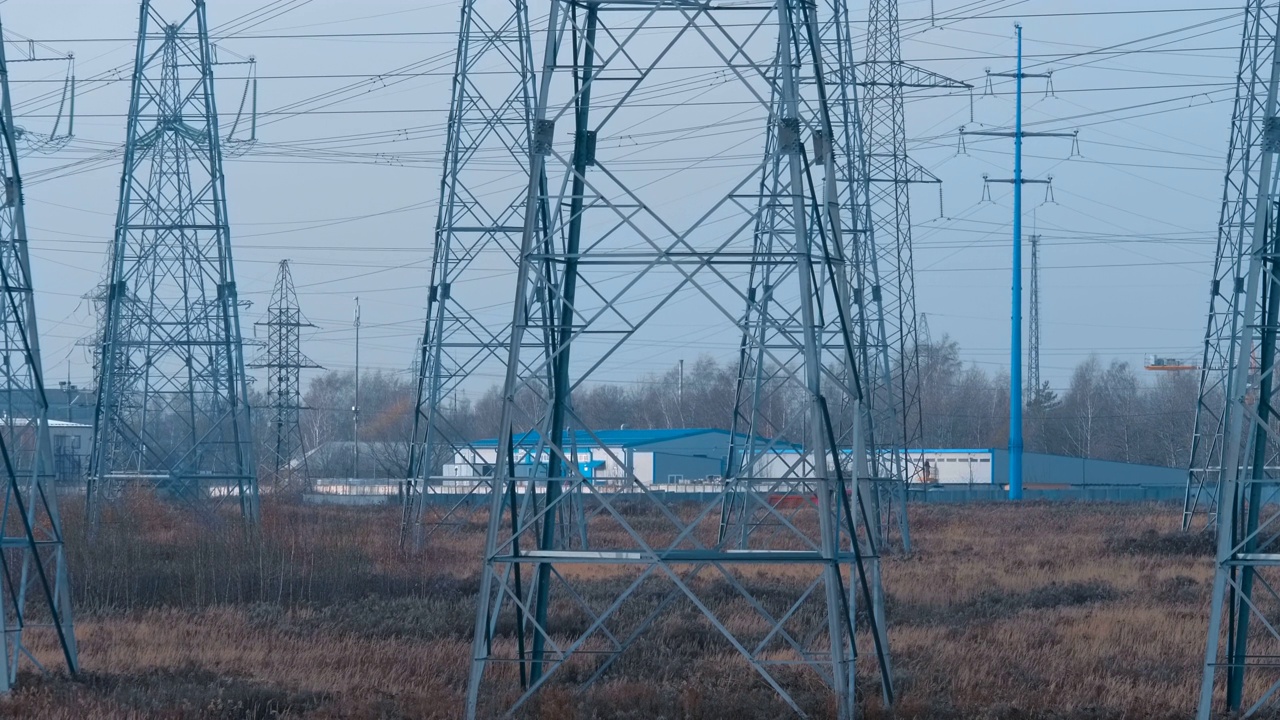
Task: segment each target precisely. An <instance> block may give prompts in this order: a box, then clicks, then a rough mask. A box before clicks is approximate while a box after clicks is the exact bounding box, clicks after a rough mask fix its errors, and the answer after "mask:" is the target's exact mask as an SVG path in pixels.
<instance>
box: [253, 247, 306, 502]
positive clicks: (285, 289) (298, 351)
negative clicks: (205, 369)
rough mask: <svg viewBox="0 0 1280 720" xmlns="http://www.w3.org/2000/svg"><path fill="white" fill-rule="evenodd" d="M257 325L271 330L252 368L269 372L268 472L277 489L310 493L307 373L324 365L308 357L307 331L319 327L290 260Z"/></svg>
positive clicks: (283, 263) (283, 264)
mask: <svg viewBox="0 0 1280 720" xmlns="http://www.w3.org/2000/svg"><path fill="white" fill-rule="evenodd" d="M256 325H259V326H262V327H265V328H266V329H267V341H266V348H265V349H264V351H263V353H262V356H261V357H260V358H259V359H258V361H257V362H255V363H252V364H251V365H249V367H252V368H261V369H263V370H266V371H267V411H268V414H269V419H268V424H269V427H270V435H269V437H268V438H267V443H266V445H267V458H266V459H265V460H264V464H263V470H264V471H265V472H266V473H267V475H268V476H269V477H270V479H271V484H272V485H274V486H275V487H277V488H305V487H307V485H308V484H309V482H310V476H309V475H308V473H307V453H306V443H305V441H304V439H303V436H302V426H301V424H300V423H299V418H300V415H301V413H302V410H303V405H302V382H301V380H302V371H303V370H306V369H313V368H317V369H318V368H320V365H317V364H316V363H315V362H313V361H312V360H311V358H309V357H307V356H306V355H304V354H303V353H302V329H303V328H313V327H315V325H313V324H311V323H310V322H308V321H307V319H306V318H305V317H304V316H303V315H302V311H301V310H300V309H299V308H298V293H297V291H296V290H294V287H293V273H292V272H290V270H289V261H288V260H281V261H280V271H279V273H278V274H277V275H276V286H275V289H274V290H272V291H271V303H270V304H269V305H268V306H267V318H266V320H263V321H261V322H258V323H256Z"/></svg>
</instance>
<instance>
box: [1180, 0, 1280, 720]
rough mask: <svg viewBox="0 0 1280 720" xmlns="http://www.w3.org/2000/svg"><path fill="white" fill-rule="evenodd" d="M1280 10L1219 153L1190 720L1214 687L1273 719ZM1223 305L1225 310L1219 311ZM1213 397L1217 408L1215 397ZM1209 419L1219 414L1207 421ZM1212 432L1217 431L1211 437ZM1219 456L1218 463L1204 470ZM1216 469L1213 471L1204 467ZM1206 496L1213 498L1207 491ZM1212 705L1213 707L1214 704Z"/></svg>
mask: <svg viewBox="0 0 1280 720" xmlns="http://www.w3.org/2000/svg"><path fill="white" fill-rule="evenodd" d="M1278 20H1280V3H1277V2H1275V0H1266V1H1264V0H1252V1H1251V2H1249V3H1248V4H1247V5H1246V9H1245V26H1244V39H1243V43H1242V46H1241V53H1240V73H1239V76H1238V78H1239V84H1238V87H1237V90H1236V104H1235V111H1234V116H1233V120H1232V131H1231V147H1230V150H1229V152H1228V161H1227V182H1226V195H1225V197H1224V201H1223V209H1222V214H1221V220H1220V229H1219V236H1218V237H1219V239H1218V255H1217V260H1216V262H1215V268H1214V280H1213V287H1212V291H1213V295H1212V296H1211V297H1212V304H1211V306H1210V314H1209V326H1208V330H1207V333H1206V337H1207V341H1206V345H1205V363H1204V368H1203V369H1202V370H1201V373H1202V375H1201V386H1202V390H1201V397H1200V412H1199V413H1198V416H1197V436H1196V439H1195V442H1196V446H1195V447H1196V451H1197V454H1196V455H1195V456H1194V457H1193V463H1194V464H1193V466H1192V486H1193V487H1192V488H1191V490H1190V491H1189V492H1188V502H1187V506H1186V510H1187V514H1188V516H1190V515H1192V514H1194V512H1195V510H1196V508H1197V506H1198V503H1197V502H1194V501H1196V500H1197V499H1198V498H1199V497H1200V496H1202V495H1204V494H1207V495H1208V496H1209V498H1210V500H1211V501H1216V503H1217V518H1216V519H1217V528H1218V538H1217V560H1216V570H1215V573H1214V581H1213V594H1212V599H1211V603H1210V615H1209V637H1208V642H1207V643H1206V649H1205V665H1204V675H1203V681H1202V683H1201V687H1200V707H1199V714H1198V716H1199V717H1200V718H1201V719H1202V720H1208V718H1209V717H1210V715H1211V707H1212V705H1213V700H1214V698H1215V694H1214V685H1215V679H1216V678H1217V676H1218V675H1219V674H1222V675H1225V677H1224V681H1225V682H1224V685H1225V693H1224V694H1225V706H1226V708H1225V709H1226V710H1227V712H1228V714H1230V715H1232V716H1233V717H1235V716H1238V715H1240V716H1245V717H1248V716H1254V715H1264V716H1268V717H1270V716H1273V715H1274V714H1275V713H1276V711H1277V710H1280V699H1277V697H1276V689H1277V687H1280V666H1278V665H1277V663H1276V661H1275V658H1276V657H1277V656H1280V630H1277V625H1276V623H1277V621H1280V617H1277V616H1276V607H1277V602H1278V601H1280V595H1278V594H1277V588H1280V570H1278V568H1280V537H1278V536H1277V535H1276V533H1275V529H1274V528H1275V525H1276V522H1277V520H1280V508H1278V507H1277V505H1276V504H1275V493H1276V489H1277V485H1280V478H1278V477H1277V476H1276V474H1275V468H1276V467H1277V449H1280V426H1278V424H1277V418H1276V417H1275V408H1276V406H1277V402H1280V399H1278V398H1277V397H1276V392H1277V389H1278V388H1277V385H1276V378H1275V371H1276V363H1277V355H1276V351H1277V341H1278V339H1280V338H1278V337H1277V331H1278V330H1280V273H1277V269H1276V264H1275V260H1276V257H1277V255H1280V231H1278V229H1277V219H1278V218H1277V210H1278V209H1280V208H1278V207H1277V201H1278V200H1280V188H1278V187H1277V184H1278V178H1277V176H1276V174H1277V172H1280V164H1277V155H1280V117H1278V115H1277V112H1276V110H1277V104H1276V100H1277V86H1280V56H1278V55H1277V54H1276V47H1277V35H1278V34H1280V24H1278ZM1224 305H1225V307H1224ZM1218 392H1221V394H1222V399H1221V400H1219V399H1218V397H1216V396H1215V394H1216V393H1218ZM1219 409H1220V415H1215V411H1218V410H1219ZM1219 428H1220V429H1219ZM1218 457H1220V458H1221V461H1220V462H1215V459H1216V458H1218ZM1215 465H1216V466H1217V467H1218V468H1221V472H1220V473H1218V472H1215V471H1214V466H1215ZM1215 490H1216V492H1215ZM1219 697H1220V696H1219Z"/></svg>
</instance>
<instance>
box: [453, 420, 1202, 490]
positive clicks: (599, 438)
mask: <svg viewBox="0 0 1280 720" xmlns="http://www.w3.org/2000/svg"><path fill="white" fill-rule="evenodd" d="M740 437H741V436H740ZM730 438H731V434H730V433H729V432H728V431H725V430H716V429H712V428H692V429H663V430H626V429H623V430H602V431H599V432H596V433H587V432H584V431H579V432H577V433H575V434H574V436H573V438H572V439H571V440H568V439H566V444H567V445H568V447H569V448H570V449H571V451H572V452H573V453H574V454H575V456H576V457H575V460H576V462H577V463H578V470H579V472H580V473H581V474H582V476H583V477H585V478H588V479H591V480H592V481H594V482H595V483H596V484H602V485H608V484H611V483H618V482H621V481H622V479H623V478H626V477H629V476H634V477H635V478H636V479H638V480H639V481H641V482H642V483H645V484H646V485H681V484H699V483H708V482H715V481H718V480H720V479H721V478H722V477H724V474H725V469H726V467H727V466H728V458H729V442H730ZM765 442H767V441H765ZM775 449H776V450H777V451H778V452H777V453H776V454H772V455H771V456H770V457H768V458H766V459H765V460H764V461H763V463H762V464H761V465H760V467H759V469H758V472H759V474H760V476H762V477H781V476H783V475H786V474H789V473H790V472H794V470H793V468H794V467H796V466H797V459H796V457H795V455H794V453H796V452H797V450H796V448H795V447H794V446H793V445H790V444H786V443H783V444H781V445H775ZM908 452H909V453H910V454H911V455H912V460H913V462H912V463H911V464H912V466H913V467H914V468H916V469H915V471H914V473H913V475H912V477H911V485H912V486H913V487H921V488H924V487H936V488H943V489H946V488H952V489H960V488H970V489H975V490H983V489H986V490H998V489H1000V488H1001V487H1003V486H1005V485H1006V484H1007V482H1008V474H1009V452H1008V451H1007V450H1005V449H1001V448H978V449H973V448H959V449H924V450H910V451H908ZM497 453H498V441H497V440H496V439H488V440H480V441H477V442H474V443H472V445H471V447H469V448H467V449H465V450H461V451H459V452H457V454H456V455H455V456H454V458H453V462H452V463H449V464H446V465H445V466H444V476H445V479H447V480H449V479H457V480H464V481H465V480H466V479H467V478H474V477H479V476H491V475H492V474H493V472H494V465H495V464H496V458H497ZM515 462H516V475H517V476H520V477H539V476H545V475H546V472H547V465H546V462H547V451H546V450H545V448H543V447H541V443H540V439H539V437H538V434H537V433H536V432H531V433H529V434H528V435H525V436H522V437H518V438H517V439H516V449H515ZM1023 478H1024V480H1023V484H1024V487H1025V489H1027V490H1044V491H1053V490H1082V489H1089V490H1093V491H1105V490H1107V489H1128V490H1134V489H1137V490H1141V489H1155V490H1170V489H1173V488H1181V487H1184V486H1185V485H1186V471H1185V470H1184V469H1179V468H1168V467H1158V466H1154V465H1139V464H1135V463H1124V462H1115V461H1110V460H1093V459H1087V458H1078V457H1067V456H1063V455H1050V454H1047V453H1024V454H1023Z"/></svg>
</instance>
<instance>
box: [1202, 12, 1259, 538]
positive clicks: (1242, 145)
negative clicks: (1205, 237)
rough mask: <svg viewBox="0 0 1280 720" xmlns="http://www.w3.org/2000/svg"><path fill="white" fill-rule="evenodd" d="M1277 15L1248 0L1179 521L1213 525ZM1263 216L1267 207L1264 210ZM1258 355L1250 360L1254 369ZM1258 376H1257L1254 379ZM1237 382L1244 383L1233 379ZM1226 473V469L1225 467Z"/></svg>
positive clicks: (1255, 205) (1256, 201) (1255, 208)
mask: <svg viewBox="0 0 1280 720" xmlns="http://www.w3.org/2000/svg"><path fill="white" fill-rule="evenodd" d="M1275 28H1276V19H1275V15H1274V9H1273V8H1272V6H1271V3H1268V2H1265V1H1264V0H1248V2H1247V3H1246V6H1245V26H1244V35H1243V41H1242V43H1241V47H1240V70H1239V76H1238V79H1239V84H1238V85H1237V88H1236V98H1235V105H1234V109H1233V110H1232V114H1231V143H1230V145H1229V147H1228V149H1227V172H1226V183H1225V185H1224V188H1223V196H1222V210H1221V212H1220V214H1219V216H1218V247H1217V254H1216V255H1215V259H1214V266H1213V279H1212V281H1211V283H1210V287H1209V321H1208V324H1207V326H1206V328H1205V334H1204V352H1203V355H1202V357H1201V361H1200V392H1199V399H1198V402H1197V403H1196V416H1195V425H1194V428H1195V429H1194V433H1193V435H1192V440H1191V459H1190V468H1189V472H1188V474H1187V493H1186V500H1185V502H1184V503H1183V512H1182V527H1183V529H1184V530H1190V529H1192V528H1193V527H1196V526H1197V525H1199V526H1200V527H1201V528H1204V527H1212V526H1213V524H1214V523H1215V522H1216V521H1217V515H1218V509H1219V506H1220V503H1219V500H1218V494H1219V489H1220V487H1221V485H1222V483H1223V481H1224V479H1225V478H1224V475H1223V474H1222V472H1221V469H1222V468H1224V467H1230V466H1229V465H1225V464H1224V463H1223V453H1224V449H1225V445H1224V433H1225V432H1226V431H1227V405H1228V398H1231V397H1232V394H1231V391H1230V389H1229V384H1230V382H1231V378H1232V370H1233V368H1234V367H1235V366H1236V365H1237V364H1238V363H1237V357H1236V356H1235V355H1233V353H1234V352H1236V351H1238V348H1237V347H1236V342H1235V341H1236V338H1237V336H1238V335H1239V334H1240V332H1241V330H1240V323H1241V318H1242V316H1243V313H1244V311H1245V308H1244V306H1243V304H1242V294H1243V293H1244V291H1245V272H1246V270H1247V268H1246V264H1247V263H1248V248H1249V247H1250V243H1251V242H1253V236H1252V233H1253V230H1254V224H1255V220H1256V219H1257V218H1258V217H1259V214H1258V207H1259V203H1260V202H1262V200H1260V195H1259V189H1260V185H1261V183H1263V182H1268V183H1269V182H1270V179H1265V180H1264V179H1263V178H1262V176H1261V174H1260V173H1261V166H1262V162H1263V158H1264V156H1265V155H1266V152H1265V150H1266V148H1267V147H1268V145H1267V143H1268V142H1270V141H1269V140H1268V138H1267V136H1266V128H1265V123H1266V121H1267V118H1268V117H1270V114H1269V111H1268V106H1267V103H1268V102H1269V100H1268V92H1269V86H1268V82H1269V79H1270V73H1271V63H1272V57H1273V54H1274V52H1275V46H1274V32H1275ZM1263 217H1265V213H1264V214H1263ZM1256 360H1257V358H1256V357H1255V358H1253V359H1252V360H1248V359H1247V358H1246V361H1248V362H1253V363H1254V364H1255V370H1256V367H1257V366H1256ZM1255 381H1256V380H1255ZM1239 387H1243V386H1239ZM1228 474H1230V473H1228Z"/></svg>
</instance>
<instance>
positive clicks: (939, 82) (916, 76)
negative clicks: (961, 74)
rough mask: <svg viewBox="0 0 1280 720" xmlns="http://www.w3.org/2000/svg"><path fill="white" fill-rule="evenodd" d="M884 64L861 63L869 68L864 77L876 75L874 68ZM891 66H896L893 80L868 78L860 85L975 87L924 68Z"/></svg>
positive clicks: (943, 87) (899, 64)
mask: <svg viewBox="0 0 1280 720" xmlns="http://www.w3.org/2000/svg"><path fill="white" fill-rule="evenodd" d="M884 64H885V63H884V62H883V61H875V60H871V61H867V62H864V63H859V65H861V66H862V67H864V68H867V70H866V71H865V72H864V73H863V75H864V76H868V75H874V74H875V72H874V69H873V68H874V66H876V65H884ZM889 64H892V65H895V66H896V67H895V68H894V74H893V79H891V80H888V81H886V80H877V79H873V78H870V77H868V79H866V80H862V81H860V82H859V83H858V84H859V85H861V86H862V87H876V86H890V87H900V88H938V89H944V90H945V89H950V90H972V89H973V85H970V84H969V83H967V82H964V81H963V80H953V79H951V78H949V77H947V76H945V75H939V74H938V73H936V72H934V71H932V70H925V69H924V68H922V67H916V66H915V65H908V64H906V63H904V62H893V61H890V63H889Z"/></svg>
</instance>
